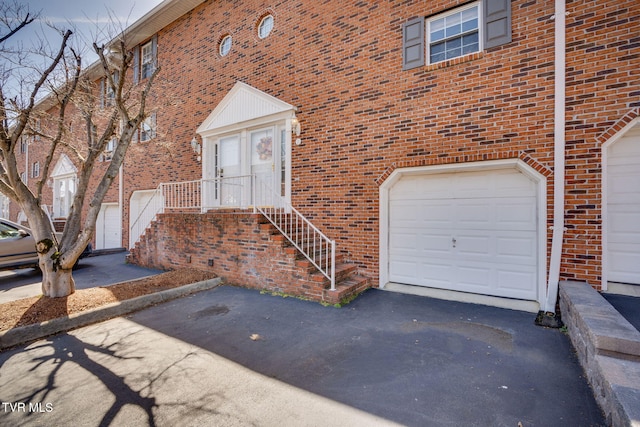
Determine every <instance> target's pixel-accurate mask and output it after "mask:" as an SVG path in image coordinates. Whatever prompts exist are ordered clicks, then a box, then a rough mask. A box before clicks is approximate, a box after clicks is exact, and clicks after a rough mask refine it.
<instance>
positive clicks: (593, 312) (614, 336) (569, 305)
mask: <svg viewBox="0 0 640 427" xmlns="http://www.w3.org/2000/svg"><path fill="white" fill-rule="evenodd" d="M560 310H561V312H562V317H563V320H564V321H565V323H566V325H567V327H568V332H569V337H570V338H571V342H572V344H573V347H574V348H575V350H576V353H577V356H578V359H579V360H580V363H581V365H582V367H583V369H584V371H585V374H586V375H587V378H588V380H589V383H590V384H591V387H592V389H593V393H594V396H595V398H596V401H597V402H598V404H599V405H600V408H601V409H602V411H603V412H604V414H605V417H606V420H607V425H610V426H613V427H632V426H633V427H637V426H640V421H639V420H640V333H639V332H638V331H637V330H636V329H635V327H633V326H632V325H631V324H630V323H629V322H628V321H627V320H626V319H625V318H624V317H622V316H621V315H620V313H618V312H617V311H616V310H615V309H614V308H613V306H611V304H609V302H607V300H606V299H604V297H603V296H602V295H600V294H599V293H598V291H596V290H595V289H593V288H592V287H591V286H590V285H588V284H587V283H584V282H575V281H563V282H560Z"/></svg>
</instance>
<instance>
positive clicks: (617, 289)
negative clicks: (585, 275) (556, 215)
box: [600, 117, 640, 296]
mask: <svg viewBox="0 0 640 427" xmlns="http://www.w3.org/2000/svg"><path fill="white" fill-rule="evenodd" d="M639 127H640V117H638V118H635V119H633V120H631V121H630V122H629V123H628V124H627V125H626V126H624V127H623V128H622V129H620V130H619V131H618V132H617V133H616V134H615V135H613V136H612V137H611V138H609V139H608V140H607V141H606V142H605V143H604V144H602V175H601V177H602V178H601V187H600V188H601V189H602V276H601V277H602V282H601V287H602V290H603V291H605V292H611V293H622V294H629V292H630V291H631V292H632V293H631V294H633V295H636V293H637V292H638V291H637V287H634V286H633V285H631V286H629V285H620V284H617V283H610V282H609V277H608V276H609V268H610V260H609V247H608V246H609V245H608V233H609V228H610V227H609V220H610V219H609V212H608V211H609V209H608V203H609V195H608V190H607V189H608V186H609V180H608V174H609V167H608V164H609V154H608V153H609V149H610V148H611V146H612V145H613V144H615V143H616V142H618V141H619V140H620V139H622V138H624V137H625V136H627V133H628V132H629V131H631V130H632V129H634V128H635V129H638V128H639ZM636 296H640V295H636Z"/></svg>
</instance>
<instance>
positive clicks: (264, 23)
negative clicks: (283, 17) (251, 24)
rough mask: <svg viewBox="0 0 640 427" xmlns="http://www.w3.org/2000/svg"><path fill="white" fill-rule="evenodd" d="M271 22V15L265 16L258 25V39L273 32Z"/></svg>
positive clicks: (272, 20)
mask: <svg viewBox="0 0 640 427" xmlns="http://www.w3.org/2000/svg"><path fill="white" fill-rule="evenodd" d="M273 22H274V19H273V15H270V14H269V15H265V16H264V17H263V18H262V20H261V21H260V24H259V25H258V37H260V38H261V39H264V38H266V37H268V36H269V34H270V33H271V30H273Z"/></svg>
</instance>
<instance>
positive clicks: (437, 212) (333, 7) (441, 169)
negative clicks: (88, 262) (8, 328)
mask: <svg viewBox="0 0 640 427" xmlns="http://www.w3.org/2000/svg"><path fill="white" fill-rule="evenodd" d="M562 3H563V2H561V1H558V2H556V4H562ZM566 12H567V13H566V16H565V17H564V19H565V20H566V29H565V31H564V36H565V37H562V35H563V34H562V32H559V33H558V37H555V35H556V25H557V22H558V25H561V23H562V20H560V21H557V19H556V18H557V17H556V10H555V5H554V2H549V1H542V0H537V1H536V0H514V1H509V0H480V1H477V2H466V1H451V0H440V1H430V2H417V1H416V2H412V1H405V2H397V1H362V2H346V3H345V2H313V1H312V2H306V1H302V0H297V1H288V0H285V1H281V2H278V3H272V2H266V1H258V0H254V1H250V0H246V1H235V2H224V1H222V2H212V1H201V0H192V1H183V0H181V1H178V0H175V1H170V0H167V1H164V2H163V3H162V4H161V5H159V6H158V7H157V8H155V9H154V10H153V11H151V12H150V13H149V14H147V15H146V16H145V17H143V18H142V19H141V20H140V21H138V22H137V23H135V24H134V25H133V26H132V27H130V29H128V31H129V32H130V33H131V34H134V35H135V36H136V37H137V39H136V40H135V44H137V45H136V46H135V47H134V46H132V50H133V51H134V53H135V57H136V67H135V70H134V71H135V79H137V80H139V81H144V80H145V79H146V78H147V77H148V76H149V73H150V70H151V69H152V67H153V66H154V64H155V63H156V62H157V63H158V64H160V66H161V67H162V73H161V76H162V77H163V78H164V79H165V80H166V85H167V88H168V89H167V90H168V91H169V92H173V93H174V94H175V95H176V97H177V98H178V102H176V103H175V105H174V106H171V107H167V108H163V109H161V110H160V111H158V112H157V113H156V114H154V115H153V116H152V117H150V118H149V120H148V121H147V122H146V123H145V125H144V126H143V127H142V128H141V129H140V132H139V134H138V136H137V142H136V143H135V144H132V146H131V148H130V151H129V153H128V157H127V160H126V161H125V164H124V166H123V168H122V174H121V177H120V180H119V182H118V183H117V186H116V185H114V187H115V188H113V189H112V191H111V193H110V195H109V196H108V198H107V199H106V200H105V204H104V205H103V210H102V211H101V216H100V219H99V221H98V226H97V230H96V247H98V248H101V247H112V246H126V247H133V246H134V243H135V242H136V241H137V240H138V236H139V235H140V234H142V233H143V232H144V229H145V228H146V226H147V225H148V222H149V221H150V220H151V219H152V218H153V214H154V213H155V212H151V213H150V212H149V210H148V208H147V206H149V205H150V204H153V203H156V201H157V200H156V198H154V195H155V194H157V193H156V189H157V188H158V186H159V185H160V184H162V183H170V182H183V181H192V180H193V181H197V180H200V179H202V180H203V181H202V183H201V186H200V183H198V184H197V185H199V186H198V187H197V189H192V190H186V187H184V186H183V187H180V190H177V188H178V187H171V188H173V190H172V191H174V193H173V194H174V195H175V194H178V193H177V192H179V193H180V195H181V197H183V198H184V197H185V196H184V195H185V194H186V193H189V194H191V196H189V197H191V199H190V201H191V203H190V204H189V206H187V207H195V209H196V210H197V209H202V210H203V211H205V210H209V209H216V208H225V209H229V208H248V207H250V206H253V205H261V204H262V205H271V204H273V202H272V199H271V198H270V199H268V200H269V201H265V199H260V200H257V199H256V197H257V196H260V195H261V194H262V193H260V192H259V191H258V190H257V188H258V185H256V184H255V183H254V181H253V179H255V178H251V176H254V177H257V181H256V182H263V181H267V182H269V184H270V186H271V187H272V188H274V189H277V190H276V193H277V194H278V195H279V196H281V197H282V198H283V199H284V200H285V201H288V202H290V203H291V204H292V206H293V207H295V208H296V209H297V210H299V211H300V212H301V213H302V214H303V215H304V216H306V217H307V218H309V219H310V220H311V222H312V223H313V224H314V225H315V226H316V227H318V229H319V230H321V231H322V232H323V233H325V234H326V235H327V236H328V237H329V238H330V239H335V240H336V247H337V251H338V253H340V254H342V255H343V257H344V262H348V263H350V264H351V265H354V266H355V267H356V268H357V270H358V272H359V274H360V275H362V276H365V277H367V278H369V279H370V280H371V284H373V285H374V286H379V287H383V288H386V289H397V290H400V291H408V292H414V291H416V290H420V291H422V290H424V291H429V292H431V293H433V292H435V293H438V294H446V296H448V297H453V298H458V299H465V300H466V299H468V297H469V296H471V300H474V301H479V300H487V299H489V298H493V297H497V298H500V299H501V300H500V301H502V302H503V303H504V304H505V305H507V306H511V307H516V308H524V309H528V310H533V311H537V309H538V308H541V307H542V308H545V310H552V309H553V306H554V305H555V297H554V296H551V297H550V298H549V297H548V296H547V293H548V292H547V284H548V282H552V284H553V282H554V281H555V282H556V283H557V280H554V277H555V276H556V275H558V274H559V277H560V279H571V280H579V281H585V282H587V283H589V284H590V285H591V286H593V287H595V288H596V289H599V290H605V289H607V288H611V287H612V286H615V285H613V283H623V284H632V285H640V118H639V113H640V82H639V75H638V71H637V70H638V69H640V38H639V34H640V6H639V4H638V2H637V1H636V0H626V1H625V0H618V1H601V2H594V1H588V0H574V1H571V0H568V1H567V2H566ZM556 43H560V46H564V49H561V50H564V52H565V54H566V67H565V68H564V69H563V68H562V66H561V64H562V62H561V59H558V58H557V57H556V53H557V49H556V48H555V46H556ZM556 65H558V67H556ZM563 72H564V75H562V74H561V73H563ZM556 76H558V82H556V81H555V77H556ZM562 91H566V97H565V102H564V103H563V102H561V101H560V102H559V103H558V105H556V103H555V99H556V96H557V95H558V94H562V93H563V92H562ZM558 99H561V97H558ZM556 112H559V114H556ZM563 121H564V122H563ZM556 126H557V128H556ZM563 133H564V138H563V135H562V134H563ZM557 147H559V150H560V151H559V153H560V157H557V154H556V151H555V150H556V148H557ZM562 153H564V156H562ZM562 158H563V159H564V163H565V165H562V164H561V163H558V159H562ZM38 159H39V158H38V157H37V156H36V155H34V154H31V155H30V156H29V162H30V163H34V162H37V161H38ZM39 161H40V162H42V160H39ZM104 161H105V162H108V161H109V156H108V153H105V156H104ZM563 166H564V167H563ZM30 167H31V166H30ZM33 168H34V169H32V171H34V172H35V170H36V169H35V166H33ZM75 168H76V166H74V164H73V162H71V161H70V159H68V158H66V159H65V158H64V157H63V158H61V159H59V160H58V163H57V164H56V167H55V169H54V175H53V177H52V183H51V189H52V194H51V195H50V197H51V198H52V200H51V201H50V204H51V205H52V206H53V208H52V209H53V213H54V216H60V217H64V215H65V209H67V208H68V206H67V203H68V200H69V197H70V195H71V194H72V193H73V191H74V187H73V183H74V174H75ZM556 169H558V170H556ZM563 171H564V172H563ZM563 173H564V179H563V180H561V181H563V182H562V183H561V184H560V183H558V182H556V177H561V176H562V175H563ZM114 184H115V183H114ZM194 188H195V187H194ZM555 189H558V190H559V191H558V194H554V190H555ZM560 196H563V197H564V201H563V209H561V211H563V212H564V224H563V220H562V218H560V216H559V215H558V214H557V213H555V212H554V201H555V200H560V198H559V197H560ZM48 197H49V196H48ZM168 197H169V196H168V195H167V193H165V195H164V199H163V200H162V202H164V203H168ZM261 197H263V196H261ZM193 200H196V202H193ZM185 206H186V205H185ZM224 212H225V215H226V213H227V212H228V210H225V211H224ZM16 215H17V212H16V211H15V208H14V210H12V216H13V219H15V216H16ZM185 215H186V214H185ZM189 215H190V216H189V220H188V221H186V222H184V223H185V224H193V225H192V228H193V229H198V230H199V231H197V232H194V233H195V234H194V235H195V236H196V237H197V239H199V240H201V241H203V242H207V241H208V236H207V235H206V234H203V233H202V229H203V228H198V227H199V225H197V224H196V223H197V222H198V221H204V219H202V218H204V216H200V217H198V215H199V214H195V217H194V214H189ZM209 215H214V214H209ZM166 218H167V220H166V221H164V222H163V221H160V223H161V224H160V225H157V226H156V228H155V229H154V230H155V231H153V230H152V231H150V233H151V234H149V235H148V236H147V237H146V240H145V242H146V243H144V242H143V243H144V244H143V245H142V246H141V247H140V248H139V249H136V251H137V252H136V251H134V252H135V253H134V255H135V256H134V259H136V260H138V261H142V260H146V261H144V262H146V263H149V264H154V265H162V266H165V267H175V266H178V265H185V264H187V263H192V264H194V265H198V266H202V267H203V268H214V269H216V268H217V264H216V263H217V262H218V261H216V262H215V263H214V261H213V257H212V256H208V255H207V254H205V253H203V252H205V251H206V248H205V249H203V248H202V245H201V246H199V247H198V251H199V252H198V253H196V252H195V249H193V248H191V249H188V248H187V246H188V244H189V243H188V242H182V243H175V241H176V239H180V238H181V236H173V237H171V238H170V239H169V238H167V236H168V235H170V234H171V231H170V230H169V231H167V230H164V231H159V230H158V227H162V224H165V225H166V224H169V223H172V222H171V221H170V220H169V217H166ZM185 218H186V217H185ZM194 218H195V219H194ZM198 218H200V219H198ZM190 221H191V222H190ZM225 221H226V222H225V224H226V225H225V227H231V226H232V225H231V224H232V222H233V221H230V220H225ZM120 224H121V226H120ZM212 227H213V226H212ZM562 228H564V230H561V229H562ZM212 229H213V228H212ZM226 229H227V230H229V232H230V230H231V228H226ZM554 229H555V231H556V236H555V237H554ZM132 230H133V231H132ZM561 231H564V233H562V232H561ZM154 233H155V234H154ZM181 233H182V235H183V236H182V237H184V236H185V235H189V232H186V231H184V230H183V231H182V232H181ZM160 235H162V236H165V238H166V242H165V241H164V240H163V243H162V248H164V249H162V251H165V252H167V253H165V254H159V253H158V250H159V249H158V246H155V247H154V249H153V250H152V249H149V247H148V246H149V245H150V244H152V243H149V242H151V241H152V240H153V236H160ZM150 239H151V240H150ZM211 240H213V239H211ZM156 243H158V242H156ZM245 243H246V242H245ZM211 244H212V245H213V244H214V243H213V242H212V243H211ZM145 245H146V246H145ZM172 245H173V246H172ZM185 245H187V246H185ZM218 249H219V248H218ZM192 250H193V251H194V252H193V257H194V258H193V260H192V257H191V252H190V251H192ZM169 252H172V253H176V252H179V256H173V257H171V255H172V254H171V253H169ZM242 256H244V255H242V254H235V255H234V257H236V258H234V259H235V260H236V261H237V262H238V263H239V262H240V261H238V260H239V259H241V258H242ZM167 257H168V258H167ZM196 260H197V262H196ZM207 261H208V262H207ZM269 263H271V264H277V261H275V260H263V263H262V264H261V265H260V266H253V267H252V270H251V271H252V272H253V273H252V274H253V276H256V277H258V279H257V280H258V281H259V280H260V275H261V274H263V273H262V271H263V270H261V268H263V269H267V270H269V269H272V268H276V267H274V266H273V265H270V264H269ZM258 264H259V263H258ZM225 268H226V267H225ZM220 274H223V275H224V270H220ZM264 274H266V273H264ZM296 274H297V273H296ZM550 276H551V277H550ZM283 277H284V276H283ZM295 277H297V276H295V274H294V275H293V276H291V277H289V279H291V280H295ZM289 279H282V280H289ZM269 280H271V279H269ZM610 283H611V284H610ZM552 286H553V285H552ZM265 287H269V288H278V289H280V287H279V285H278V284H274V283H272V282H270V283H266V284H265ZM287 289H288V288H287ZM451 292H454V293H451ZM301 293H304V291H301ZM551 293H552V294H553V287H552V288H551Z"/></svg>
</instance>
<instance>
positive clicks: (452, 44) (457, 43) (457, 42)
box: [447, 37, 462, 50]
mask: <svg viewBox="0 0 640 427" xmlns="http://www.w3.org/2000/svg"><path fill="white" fill-rule="evenodd" d="M461 46H462V37H458V38H456V39H451V40H447V50H450V49H455V48H458V47H461Z"/></svg>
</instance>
